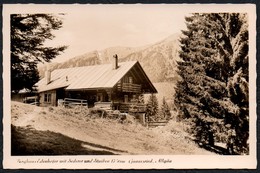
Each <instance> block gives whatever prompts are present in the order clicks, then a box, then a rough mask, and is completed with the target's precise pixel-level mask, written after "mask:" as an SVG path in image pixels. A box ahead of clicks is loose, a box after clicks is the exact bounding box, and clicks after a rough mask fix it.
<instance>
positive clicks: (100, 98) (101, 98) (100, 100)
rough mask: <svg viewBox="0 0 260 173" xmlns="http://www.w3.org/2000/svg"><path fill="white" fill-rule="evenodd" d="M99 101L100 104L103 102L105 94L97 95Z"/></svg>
mask: <svg viewBox="0 0 260 173" xmlns="http://www.w3.org/2000/svg"><path fill="white" fill-rule="evenodd" d="M97 101H98V102H102V101H103V94H102V93H98V94H97Z"/></svg>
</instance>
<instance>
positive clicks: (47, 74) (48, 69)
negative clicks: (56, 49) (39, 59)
mask: <svg viewBox="0 0 260 173" xmlns="http://www.w3.org/2000/svg"><path fill="white" fill-rule="evenodd" d="M45 80H46V85H48V84H49V83H50V82H51V70H50V67H49V66H47V70H46V71H45Z"/></svg>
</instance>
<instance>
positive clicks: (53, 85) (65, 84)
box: [35, 61, 157, 93]
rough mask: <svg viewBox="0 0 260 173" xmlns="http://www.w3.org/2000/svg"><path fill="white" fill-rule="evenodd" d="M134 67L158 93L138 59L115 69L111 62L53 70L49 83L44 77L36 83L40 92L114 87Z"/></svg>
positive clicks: (154, 91) (121, 64) (153, 90)
mask: <svg viewBox="0 0 260 173" xmlns="http://www.w3.org/2000/svg"><path fill="white" fill-rule="evenodd" d="M133 69H134V70H135V71H137V72H135V74H137V73H138V75H140V76H141V77H142V79H143V80H144V82H146V83H149V86H150V91H151V92H153V93H156V92H157V91H156V89H155V88H154V86H153V84H152V83H151V81H150V80H149V78H148V77H147V75H146V74H145V72H144V71H143V69H142V67H141V65H140V64H139V62H138V61H128V62H122V63H119V64H118V68H117V69H113V68H112V65H111V64H103V65H95V66H84V67H73V68H67V69H57V70H54V71H52V72H51V80H50V82H49V83H48V84H46V78H45V77H44V78H43V79H41V80H40V81H39V82H37V83H36V84H35V85H36V86H37V88H38V92H43V91H48V90H53V89H58V88H65V89H66V90H81V89H82V90H91V89H98V88H99V89H100V88H113V87H114V86H115V85H116V83H117V82H118V81H119V80H120V79H122V78H123V77H124V76H125V75H126V74H127V73H128V72H129V71H131V70H133Z"/></svg>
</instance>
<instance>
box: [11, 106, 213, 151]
mask: <svg viewBox="0 0 260 173" xmlns="http://www.w3.org/2000/svg"><path fill="white" fill-rule="evenodd" d="M11 113H12V149H13V150H12V154H13V155H19V154H20V155H21V154H23V155H30V154H36V155H37V154H38V155H44V154H45V155H48V154H52V155H57V154H69V155H71V154H74V155H75V154H81V155H82V154H85V155H89V154H160V155H162V154H167V155H169V154H172V155H174V154H214V153H211V152H208V151H206V150H204V149H201V148H199V147H198V146H197V145H196V144H195V143H194V142H193V141H192V140H191V139H190V136H189V134H187V133H186V132H184V131H183V130H182V128H183V124H178V123H176V122H170V123H169V124H168V125H167V126H165V127H157V128H149V129H148V128H146V127H144V126H142V125H140V124H139V123H137V122H136V121H135V120H133V119H132V118H127V120H126V121H124V122H121V121H119V119H108V118H100V117H98V116H97V115H95V114H91V113H90V112H89V111H88V109H86V108H85V109H84V108H81V109H79V108H76V109H65V108H59V107H51V108H48V107H37V106H33V105H28V104H23V103H19V102H12V104H11Z"/></svg>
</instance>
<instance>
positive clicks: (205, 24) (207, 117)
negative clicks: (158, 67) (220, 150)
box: [175, 13, 249, 153]
mask: <svg viewBox="0 0 260 173" xmlns="http://www.w3.org/2000/svg"><path fill="white" fill-rule="evenodd" d="M186 22H187V31H183V35H184V36H183V37H182V38H181V40H180V42H181V51H180V58H181V59H182V61H180V62H178V73H179V75H180V76H181V77H182V80H181V81H179V82H178V84H177V87H176V95H175V104H176V106H177V107H178V109H179V117H180V118H181V119H182V118H189V119H191V120H193V122H194V133H195V136H196V137H197V140H198V141H199V142H201V141H205V142H206V143H212V142H210V141H209V138H210V137H209V136H210V135H211V132H212V130H213V133H215V135H217V134H218V133H219V132H220V131H221V130H220V129H222V132H221V133H224V132H223V129H224V128H225V125H227V124H231V126H230V128H232V129H235V131H236V136H235V149H236V151H237V152H239V153H247V152H248V145H247V143H246V141H247V139H248V116H249V115H248V24H247V15H246V14H240V13H239V14H238V13H210V14H209V13H208V14H198V13H196V14H193V15H192V16H190V17H186ZM209 129H211V132H210V133H209ZM227 130H228V129H227ZM213 143H214V142H213Z"/></svg>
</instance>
